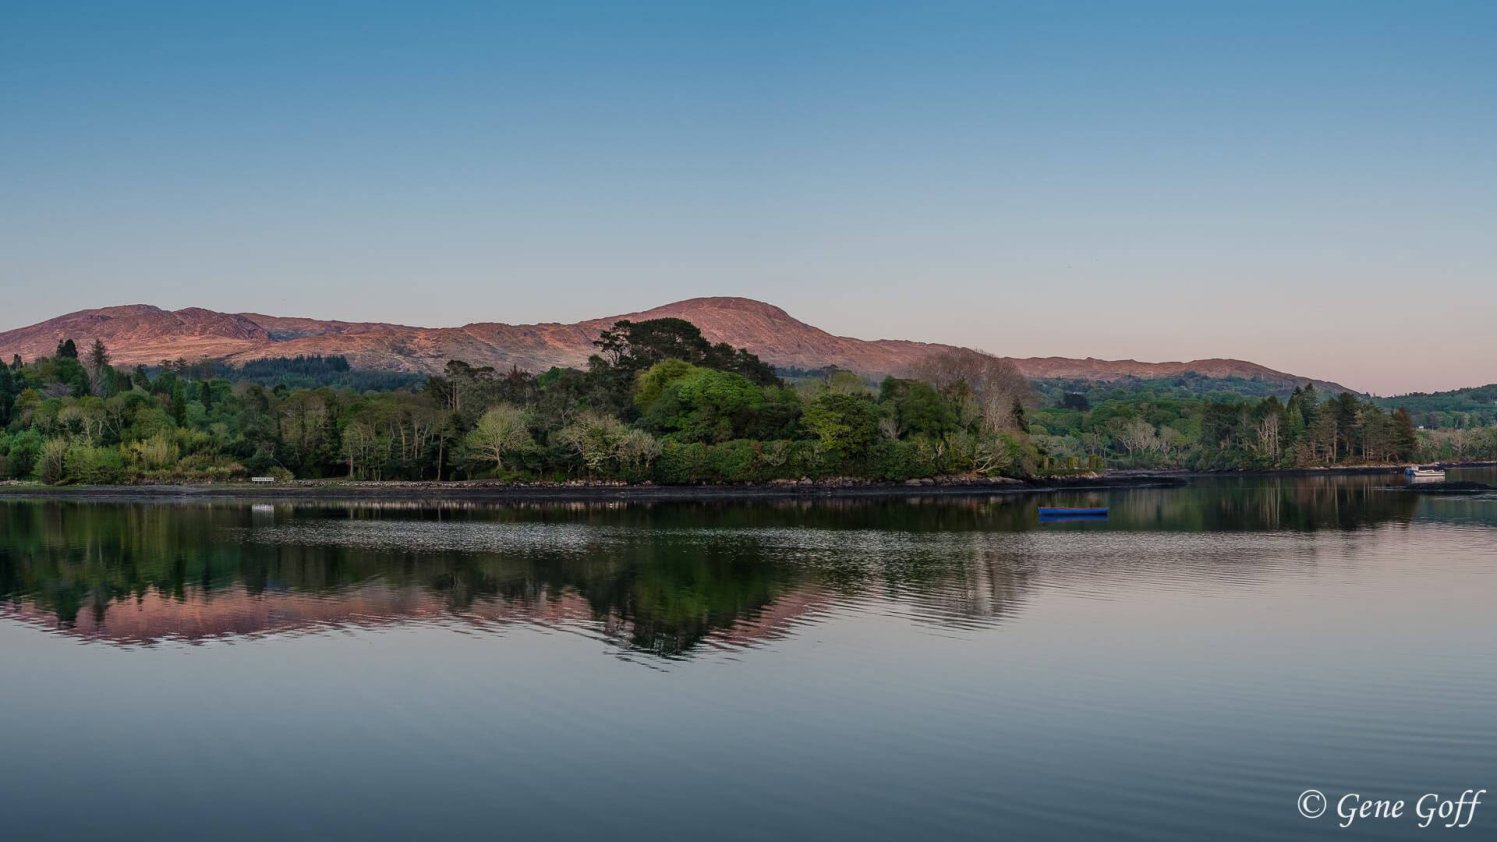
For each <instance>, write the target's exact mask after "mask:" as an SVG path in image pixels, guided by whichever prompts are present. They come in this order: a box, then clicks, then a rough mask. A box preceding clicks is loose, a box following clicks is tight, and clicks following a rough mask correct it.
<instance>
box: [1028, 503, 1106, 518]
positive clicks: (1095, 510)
mask: <svg viewBox="0 0 1497 842" xmlns="http://www.w3.org/2000/svg"><path fill="white" fill-rule="evenodd" d="M1089 517H1090V518H1100V517H1107V507H1105V506H1100V507H1092V508H1075V507H1070V506H1040V518H1042V519H1047V520H1048V519H1051V518H1057V519H1058V518H1089Z"/></svg>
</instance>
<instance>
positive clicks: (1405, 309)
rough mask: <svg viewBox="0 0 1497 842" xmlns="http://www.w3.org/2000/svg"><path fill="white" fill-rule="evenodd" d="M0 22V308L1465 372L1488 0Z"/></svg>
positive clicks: (1472, 342)
mask: <svg viewBox="0 0 1497 842" xmlns="http://www.w3.org/2000/svg"><path fill="white" fill-rule="evenodd" d="M0 14H3V18H4V25H3V26H0V196H3V199H0V288H3V293H4V295H3V302H4V303H3V304H0V329H3V328H9V327H15V326H19V325H23V324H29V323H32V322H35V321H39V320H41V319H44V318H48V317H51V316H54V315H58V314H60V313H63V312H67V311H71V310H75V309H80V308H83V307H92V306H103V305H108V304H120V303H134V302H145V303H154V304H159V305H161V306H166V307H172V308H178V307H184V306H203V307H210V308H214V309H222V310H238V311H258V312H271V313H277V314H287V315H307V316H316V317H324V318H333V317H336V318H342V319H360V320H381V321H397V322H404V323H410V324H423V325H453V324H462V323H465V322H470V321H508V322H529V321H553V320H554V321H570V320H574V319H579V318H585V317H592V316H599V315H606V314H610V313H616V312H626V311H629V310H632V309H640V308H643V307H647V306H652V305H655V304H660V303H664V302H666V301H670V300H675V299H678V298H684V297H689V296H693V295H745V296H751V297H755V298H761V299H764V300H768V301H771V302H773V303H776V304H779V305H780V306H783V307H785V308H786V309H788V310H789V311H791V312H792V313H793V314H795V315H797V316H800V317H802V318H804V319H806V320H807V321H810V322H812V323H815V324H818V325H820V326H822V327H826V328H827V329H830V330H833V331H834V332H838V333H843V334H848V335H854V336H861V337H866V338H875V337H900V338H915V339H927V340H935V341H948V342H956V343H960V344H966V345H973V346H977V347H982V348H985V349H988V350H991V351H993V352H995V353H1001V354H1012V355H1017V356H1030V355H1050V354H1056V355H1066V356H1087V355H1091V356H1099V357H1109V358H1122V357H1132V358H1138V359H1153V360H1162V359H1182V358H1197V357H1209V356H1233V357H1242V358H1247V359H1252V360H1255V361H1258V362H1262V363H1264V364H1267V365H1271V366H1274V367H1276V368H1282V369H1287V370H1290V371H1294V372H1297V373H1302V374H1307V375H1313V376H1319V377H1325V378H1329V379H1335V380H1339V381H1342V382H1345V383H1347V384H1348V385H1352V386H1357V387H1361V388H1367V389H1374V390H1378V391H1381V392H1394V391H1404V390H1408V389H1414V388H1422V389H1433V388H1445V387H1454V386H1459V385H1470V384H1475V383H1487V382H1492V381H1497V330H1493V325H1494V324H1497V291H1494V289H1493V284H1494V281H1497V3H1481V2H1468V3H1461V2H1438V0H1436V1H1435V2H1425V3H1415V2H1375V0H1347V2H1309V0H1302V2H1293V3H1276V2H1243V3H1226V2H1209V3H1208V2H1178V3H1157V2H1122V0H1119V2H1088V3H1081V2H1075V3H1072V2H1045V3H1004V2H989V3H908V4H876V3H814V2H811V3H772V2H753V3H707V2H695V3H689V2H682V3H544V4H511V3H499V2H492V3H450V2H424V3H373V2H350V3H315V2H273V0H262V2H257V3H234V2H214V3H201V2H190V3H157V2H134V3H120V2H109V3H87V2H67V3H56V2H47V3H23V2H12V0H0ZM1411 334H1412V335H1413V336H1415V337H1417V341H1416V342H1414V343H1413V344H1410V343H1409V342H1406V341H1404V340H1405V338H1406V337H1407V336H1408V335H1411Z"/></svg>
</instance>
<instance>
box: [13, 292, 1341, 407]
mask: <svg viewBox="0 0 1497 842" xmlns="http://www.w3.org/2000/svg"><path fill="white" fill-rule="evenodd" d="M666 317H671V318H682V319H686V320H687V321H690V322H692V323H693V324H695V325H696V326H697V327H699V328H701V330H702V333H703V335H704V336H706V337H707V338H708V339H709V340H711V341H713V342H727V343H728V344H730V345H733V346H736V347H743V348H747V349H748V350H750V351H752V352H754V353H755V354H757V355H759V357H760V358H762V359H764V360H765V361H766V362H768V363H770V364H772V365H775V366H780V367H798V368H807V369H814V368H820V367H823V366H827V365H836V366H839V367H841V368H846V369H849V370H852V371H856V372H858V373H860V374H864V375H867V376H874V377H877V376H882V375H886V374H894V375H900V374H908V373H909V371H910V370H911V369H912V368H913V367H914V366H915V365H916V364H917V363H918V362H919V361H920V360H921V359H923V358H924V357H927V356H929V355H931V354H934V353H938V352H941V351H945V350H949V349H951V348H954V347H956V346H953V345H945V344H940V343H931V342H917V341H913V340H906V339H873V340H867V339H856V338H853V337H847V336H837V335H835V334H832V333H830V332H828V331H825V330H822V329H821V328H818V327H816V326H814V325H811V324H807V323H806V322H802V321H800V320H799V319H796V318H795V317H793V316H791V315H790V314H789V313H788V312H786V311H785V310H783V309H782V308H780V307H777V306H775V305H773V304H768V303H765V302H762V301H758V300H755V299H752V298H741V297H729V296H719V297H704V298H690V299H686V300H684V301H676V302H672V303H670V304H664V305H661V306H659V307H653V308H650V309H647V310H640V311H636V312H633V313H625V314H621V315H617V316H607V317H603V318H596V319H587V320H584V321H580V322H573V323H563V322H540V323H535V324H507V323H504V322H472V323H469V324H466V325H461V326H459V327H443V328H429V327H418V326H414V325H403V324H397V323H393V322H348V321H342V320H336V319H311V318H303V317H297V316H271V315H265V314H260V313H222V312H218V311H215V310H208V309H204V308H201V307H185V308H183V309H180V310H166V309H163V308H160V307H156V306H154V305H149V304H126V305H119V306H114V307H101V308H95V309H89V310H79V311H76V312H73V313H67V314H64V315H62V316H58V317H56V318H53V319H48V320H46V321H43V322H39V323H37V324H34V325H29V326H26V327H20V328H15V329H12V330H8V331H4V332H0V355H3V356H4V357H5V358H9V357H10V356H11V355H13V354H20V355H21V357H22V358H23V359H27V360H30V359H35V358H37V357H40V356H46V355H50V354H51V353H53V351H54V350H55V348H56V345H57V342H58V341H59V340H61V339H73V340H74V341H76V342H77V343H78V345H79V346H80V347H86V346H88V345H90V344H92V343H93V341H94V340H95V339H100V340H102V341H103V342H104V344H105V345H106V346H107V347H108V348H109V350H110V354H111V356H112V357H113V359H114V361H115V362H116V363H118V364H123V365H135V364H147V365H151V364H156V363H159V362H160V361H162V360H175V359H185V360H188V361H191V362H196V361H200V360H210V359H214V360H220V359H221V360H224V361H226V362H228V363H230V364H234V363H243V362H247V361H249V360H255V359H263V358H266V357H294V356H298V355H307V356H311V355H323V356H331V355H339V356H343V357H346V358H347V359H348V361H349V363H350V364H352V365H353V366H355V367H357V368H367V369H376V370H391V371H410V372H425V373H435V372H438V371H440V370H441V369H442V367H443V366H444V365H445V364H446V363H447V361H448V360H451V359H458V360H463V361H465V362H469V363H472V364H475V365H492V366H494V367H496V368H509V367H510V366H518V367H519V368H522V369H527V370H530V371H544V370H546V369H548V368H551V367H552V366H558V365H559V366H573V367H577V366H582V365H584V364H585V363H586V361H587V357H588V355H589V354H590V353H592V350H593V348H592V341H593V340H594V339H595V338H597V336H598V334H599V333H600V332H602V331H603V330H604V329H605V328H607V327H609V326H610V325H612V324H613V323H614V322H616V321H618V320H620V319H630V320H635V321H639V320H643V319H652V318H666ZM1009 359H1012V360H1013V362H1014V363H1015V364H1016V365H1017V366H1018V367H1019V369H1020V371H1022V372H1023V373H1024V374H1025V375H1026V376H1028V377H1031V378H1050V379H1077V380H1094V381H1103V382H1106V381H1111V380H1119V379H1123V378H1128V377H1136V378H1140V379H1154V378H1161V377H1173V376H1178V375H1182V374H1185V373H1188V372H1194V373H1197V374H1201V375H1204V376H1209V377H1241V378H1246V379H1252V380H1262V381H1266V382H1271V383H1275V384H1277V385H1281V386H1284V387H1286V388H1292V387H1293V386H1296V385H1302V384H1304V383H1314V384H1315V386H1316V388H1317V389H1330V390H1343V389H1345V387H1343V386H1341V385H1339V384H1336V383H1333V382H1330V381H1324V380H1318V379H1316V378H1310V377H1301V376H1297V375H1294V374H1290V373H1287V372H1282V371H1277V370H1275V369H1272V368H1269V367H1267V366H1263V365H1259V364H1258V363H1253V362H1249V361H1245V360H1235V359H1225V358H1209V359H1202V360H1189V361H1179V362H1174V361H1172V362H1140V361H1138V360H1131V359H1129V360H1102V359H1097V358H1094V357H1085V358H1073V357H1010V358H1009Z"/></svg>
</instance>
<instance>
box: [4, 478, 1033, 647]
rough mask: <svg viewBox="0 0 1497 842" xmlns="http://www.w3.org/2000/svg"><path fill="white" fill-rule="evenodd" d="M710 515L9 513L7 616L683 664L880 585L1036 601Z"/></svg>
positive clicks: (927, 607)
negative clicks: (537, 628) (470, 629)
mask: <svg viewBox="0 0 1497 842" xmlns="http://www.w3.org/2000/svg"><path fill="white" fill-rule="evenodd" d="M710 508H716V507H696V506H684V507H683V506H661V507H647V508H634V507H627V508H619V507H608V506H601V507H589V506H542V507H528V508H503V509H496V508H473V509H465V508H448V509H410V508H408V507H391V508H388V509H387V508H382V507H377V506H376V507H370V506H363V507H359V508H336V509H333V508H317V507H314V508H292V507H278V508H276V509H268V508H267V507H265V506H257V507H254V508H253V509H252V508H250V507H246V506H242V505H233V504H210V505H196V504H194V505H160V504H133V505H113V504H84V503H72V502H47V503H11V504H5V505H0V535H3V538H0V599H3V600H4V601H5V604H6V606H7V607H5V608H3V609H0V611H3V612H4V613H6V614H8V615H9V616H11V617H15V618H18V619H23V620H27V621H30V622H35V623H40V624H44V625H48V626H53V627H56V628H59V629H62V630H64V631H66V632H68V633H71V634H77V635H80V636H84V637H88V638H91V639H103V640H110V641H117V642H151V641H156V640H161V639H166V638H175V639H185V640H200V639H207V638H217V637H226V636H237V635H246V634H261V633H267V632H288V631H297V630H309V629H322V628H335V627H339V626H368V625H380V624H389V623H401V622H421V621H440V622H444V623H457V624H469V625H472V626H475V627H482V628H498V627H502V626H503V625H505V624H511V623H525V624H536V625H548V626H561V625H566V626H571V627H575V628H580V629H583V630H586V631H587V632H589V633H593V634H598V635H601V636H604V637H607V638H609V639H613V640H616V641H619V642H621V643H623V644H625V645H627V646H628V647H629V648H631V649H633V650H637V651H644V652H649V653H654V654H657V655H660V656H666V657H672V656H679V655H683V654H687V653H689V652H691V651H693V650H694V649H696V648H698V647H699V646H703V645H707V646H725V647H739V646H751V645H754V644H755V643H756V642H758V641H763V640H767V639H773V638H775V637H777V636H780V635H783V634H785V633H787V632H788V631H790V630H791V629H793V628H794V627H795V626H797V625H799V624H802V623H807V622H815V620H816V618H817V616H818V615H819V614H820V613H821V612H823V611H825V610H827V608H828V606H829V605H830V604H831V603H832V602H833V601H835V600H839V599H847V598H849V597H855V596H857V595H858V594H861V593H865V592H868V593H876V594H878V595H880V596H881V597H891V598H895V599H899V600H902V601H903V602H905V603H907V604H908V605H909V613H910V614H912V615H914V616H917V617H918V618H919V619H921V620H923V621H928V622H937V623H961V624H966V623H974V622H976V623H984V622H992V621H993V620H994V619H995V618H997V617H999V616H1001V615H1002V614H1003V613H1004V612H1005V611H1007V610H1010V609H1011V607H1012V606H1013V604H1014V603H1016V602H1017V601H1018V599H1019V598H1020V596H1021V594H1022V590H1023V587H1022V576H1020V575H1018V574H1016V573H1014V572H1013V568H1012V567H1011V566H1010V561H1008V560H1005V559H1002V558H998V557H993V554H992V553H990V552H986V551H984V550H981V549H980V548H969V551H967V552H952V548H951V547H950V546H946V545H941V546H930V545H927V544H926V543H925V542H921V541H913V540H910V539H909V538H908V536H904V537H901V533H898V532H891V531H888V530H869V529H862V528H857V527H856V525H852V527H853V528H851V529H849V528H848V526H849V524H846V523H845V521H844V526H843V528H841V529H837V530H831V529H827V528H825V527H824V526H823V527H814V528H806V526H810V524H806V525H804V526H796V527H793V528H787V527H786V526H785V524H786V522H787V517H786V516H787V512H785V511H776V510H770V511H755V512H741V511H740V507H726V508H722V509H719V510H717V511H715V512H714V511H711V510H710ZM797 513H798V514H799V515H803V516H805V517H806V518H807V519H809V520H812V521H818V522H821V523H823V524H829V523H831V522H833V521H838V520H842V517H841V516H839V515H837V513H836V512H835V511H833V512H826V511H819V510H817V509H815V508H814V507H813V508H810V509H798V510H795V511H791V512H789V513H788V514H789V515H790V517H789V520H790V521H795V520H797V517H796V515H797ZM845 514H846V512H843V513H842V515H845ZM829 516H830V517H831V520H827V518H828V517H829ZM855 520H856V518H855Z"/></svg>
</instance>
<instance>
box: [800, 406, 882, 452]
mask: <svg viewBox="0 0 1497 842" xmlns="http://www.w3.org/2000/svg"><path fill="white" fill-rule="evenodd" d="M878 418H879V415H878V407H877V406H876V405H875V404H874V402H873V399H872V398H871V397H869V396H867V395H848V394H842V393H838V392H826V393H824V394H821V395H819V396H817V398H816V399H815V400H814V401H812V402H811V405H810V406H808V407H806V411H805V415H804V416H803V423H804V424H805V426H806V429H807V430H809V431H810V432H811V433H812V434H813V435H815V436H816V438H817V439H818V441H819V442H820V444H821V447H822V449H823V450H824V451H825V452H826V453H827V454H828V455H829V456H831V457H832V458H833V459H840V460H845V461H856V460H860V459H862V458H863V457H864V456H866V455H867V453H868V449H869V448H870V447H872V446H873V443H874V442H876V441H877V440H878V436H879V432H878Z"/></svg>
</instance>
